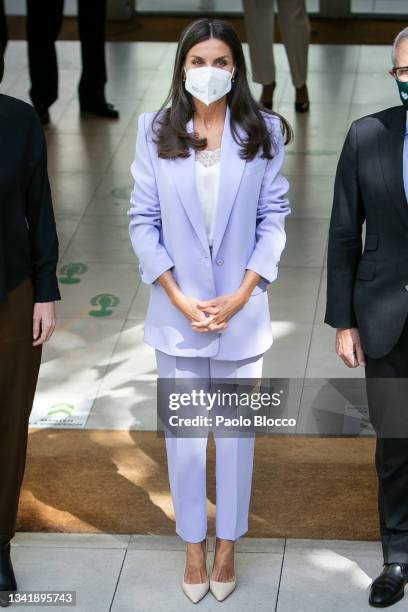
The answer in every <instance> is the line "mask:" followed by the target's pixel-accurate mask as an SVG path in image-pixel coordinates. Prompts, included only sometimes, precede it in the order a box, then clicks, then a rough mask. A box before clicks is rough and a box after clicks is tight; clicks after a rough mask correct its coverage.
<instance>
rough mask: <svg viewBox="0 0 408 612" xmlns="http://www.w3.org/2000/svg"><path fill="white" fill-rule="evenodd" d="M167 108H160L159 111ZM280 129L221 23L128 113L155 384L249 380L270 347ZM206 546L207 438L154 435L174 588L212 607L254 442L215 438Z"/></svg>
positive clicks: (228, 565)
mask: <svg viewBox="0 0 408 612" xmlns="http://www.w3.org/2000/svg"><path fill="white" fill-rule="evenodd" d="M169 103H170V106H169V107H168V106H167V105H168V104H169ZM290 138H291V129H290V126H289V125H288V123H287V122H286V121H285V120H284V119H283V118H282V117H280V116H279V115H277V114H276V113H273V112H272V111H267V110H266V109H263V107H262V106H261V105H260V104H259V103H257V102H256V101H255V99H254V98H253V96H252V94H251V92H250V89H249V85H248V81H247V69H246V65H245V59H244V55H243V50H242V45H241V43H240V41H239V38H238V36H237V34H236V33H235V31H234V30H233V28H232V27H231V25H229V24H228V23H226V22H224V21H220V20H210V19H199V20H197V21H195V22H193V23H191V24H190V25H189V26H188V27H187V28H186V29H185V31H184V32H183V34H182V36H181V39H180V41H179V44H178V48H177V53H176V59H175V65H174V73H173V80H172V85H171V89H170V92H169V95H168V97H167V99H166V100H165V102H164V103H163V105H162V106H161V108H160V109H159V110H158V111H157V113H154V112H152V113H149V112H145V113H142V114H141V115H140V116H139V123H138V134H137V142H136V156H135V160H134V161H133V163H132V166H131V172H132V176H133V178H134V189H133V191H132V194H131V206H130V209H129V210H128V215H129V233H130V238H131V241H132V245H133V248H134V251H135V253H136V255H137V257H138V259H139V271H140V276H141V279H142V281H143V282H145V283H147V284H149V285H150V289H151V291H150V301H149V306H148V312H147V318H146V324H145V331H144V340H145V341H146V342H147V343H148V344H150V345H151V346H153V347H155V349H156V358H157V366H158V373H159V377H160V378H201V379H213V378H218V379H222V378H235V379H237V378H244V379H247V378H259V377H261V375H262V361H263V354H264V352H265V351H266V350H267V349H268V348H269V347H270V346H271V344H272V333H271V324H270V314H269V307H268V295H267V286H268V284H270V283H272V282H273V281H274V280H275V279H276V277H277V273H278V263H279V259H280V256H281V253H282V250H283V248H284V246H285V231H284V222H285V217H286V215H287V214H288V213H289V212H290V208H289V203H288V201H287V199H286V198H285V194H286V192H287V190H288V182H287V180H286V179H285V178H284V177H283V176H282V175H281V174H280V170H281V167H282V164H283V158H284V145H285V144H286V143H287V142H289V140H290ZM215 442H216V453H217V463H216V494H217V507H216V547H215V557H214V565H213V568H212V572H211V576H210V578H211V579H210V580H209V577H208V575H207V568H206V548H207V547H206V533H207V513H206V501H207V499H206V446H207V437H206V436H204V437H199V438H194V437H177V436H171V435H166V449H167V460H168V469H169V480H170V487H171V494H172V500H173V505H174V509H175V516H176V531H177V533H178V534H179V535H180V536H181V537H182V538H183V539H184V540H185V541H186V543H187V558H186V567H185V572H184V577H183V582H182V585H183V589H184V592H185V593H186V595H187V596H188V597H189V598H190V599H191V600H192V601H194V602H197V601H199V600H200V599H201V598H202V597H204V595H205V594H206V593H207V591H208V590H209V589H210V590H211V592H212V593H213V595H214V596H215V597H216V598H217V599H218V600H223V599H225V597H226V596H227V595H229V594H230V593H231V592H232V591H233V589H234V587H235V584H236V577H235V569H234V542H235V540H237V539H238V538H239V537H240V536H242V535H243V534H244V533H245V532H246V531H247V530H248V511H249V502H250V493H251V481H252V466H253V454H254V437H253V436H249V437H215Z"/></svg>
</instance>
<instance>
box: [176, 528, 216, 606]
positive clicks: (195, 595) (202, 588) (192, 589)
mask: <svg viewBox="0 0 408 612" xmlns="http://www.w3.org/2000/svg"><path fill="white" fill-rule="evenodd" d="M207 549H208V540H207V539H206V541H205V559H206V565H207ZM184 573H185V568H184ZM182 589H183V591H184V593H185V594H186V595H187V597H188V598H189V599H190V600H191V601H192V602H193V603H198V602H199V601H201V600H202V598H203V597H204V596H205V595H206V594H207V593H208V591H209V590H210V581H209V580H208V578H207V581H206V582H196V583H190V582H185V581H184V578H183V583H182Z"/></svg>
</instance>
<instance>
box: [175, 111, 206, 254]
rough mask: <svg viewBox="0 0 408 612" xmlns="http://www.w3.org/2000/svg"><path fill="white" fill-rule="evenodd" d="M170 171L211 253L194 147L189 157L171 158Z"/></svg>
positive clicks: (190, 217)
mask: <svg viewBox="0 0 408 612" xmlns="http://www.w3.org/2000/svg"><path fill="white" fill-rule="evenodd" d="M187 131H188V132H193V131H194V130H193V120H192V119H190V121H189V122H188V124H187ZM170 163H171V167H170V173H171V176H172V178H173V181H174V185H175V188H176V191H177V193H178V195H179V198H180V200H181V203H182V205H183V206H184V209H185V211H186V213H187V216H188V218H189V219H190V222H191V225H192V226H193V228H194V231H195V232H196V234H197V237H198V238H199V240H200V242H201V244H202V245H203V248H204V250H205V251H206V252H207V254H208V256H209V255H210V249H209V246H208V238H207V232H206V229H205V221H204V215H203V212H202V209H201V204H200V198H199V195H198V190H197V185H196V178H195V156H194V149H190V155H189V157H177V158H175V159H171V160H170Z"/></svg>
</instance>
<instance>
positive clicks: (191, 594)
mask: <svg viewBox="0 0 408 612" xmlns="http://www.w3.org/2000/svg"><path fill="white" fill-rule="evenodd" d="M209 589H210V582H209V580H207V582H199V583H196V584H189V583H188V582H184V580H183V591H184V593H185V594H186V595H187V597H188V598H189V599H191V601H192V602H193V603H198V602H199V601H201V600H202V598H203V597H204V595H207V593H208V591H209Z"/></svg>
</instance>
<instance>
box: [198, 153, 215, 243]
mask: <svg viewBox="0 0 408 612" xmlns="http://www.w3.org/2000/svg"><path fill="white" fill-rule="evenodd" d="M220 153H221V149H220V148H218V149H215V151H209V150H203V151H196V154H195V170H196V173H195V175H196V184H197V191H198V195H199V198H200V201H201V208H202V211H203V215H204V221H205V228H206V231H207V237H208V243H209V245H210V246H212V244H213V240H214V223H215V212H216V209H217V200H218V187H219V180H220Z"/></svg>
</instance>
